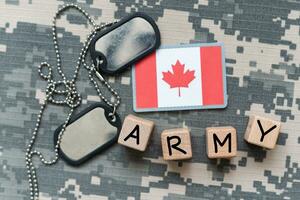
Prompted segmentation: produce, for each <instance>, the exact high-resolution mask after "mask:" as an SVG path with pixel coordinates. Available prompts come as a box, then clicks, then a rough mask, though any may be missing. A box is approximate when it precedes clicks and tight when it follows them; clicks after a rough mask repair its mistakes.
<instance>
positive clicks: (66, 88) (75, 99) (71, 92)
mask: <svg viewBox="0 0 300 200" xmlns="http://www.w3.org/2000/svg"><path fill="white" fill-rule="evenodd" d="M68 9H75V10H77V11H79V12H80V13H82V14H83V15H84V16H85V17H86V18H87V20H88V21H89V22H90V24H92V27H93V28H92V31H91V33H90V34H89V36H88V37H87V39H86V41H85V42H84V46H83V47H82V49H81V52H80V55H79V59H78V61H77V65H76V67H75V72H74V75H73V78H72V79H71V80H67V78H66V76H65V74H64V72H63V71H62V68H61V56H60V52H59V46H58V40H57V29H56V22H57V19H58V18H59V17H60V16H61V14H62V13H63V12H64V11H66V10H68ZM114 23H116V22H112V23H108V24H105V25H103V26H98V25H96V24H95V22H94V20H93V19H92V18H91V17H90V16H89V15H88V13H87V12H86V11H85V10H84V9H82V8H80V7H79V6H77V5H75V4H66V5H64V6H63V7H62V8H60V9H59V10H58V11H57V12H56V14H55V15H54V18H53V26H52V34H53V38H52V39H53V43H54V49H55V54H56V68H57V71H58V74H59V75H60V76H61V78H62V80H59V81H54V80H53V77H52V67H51V66H50V64H48V63H47V62H42V63H41V64H40V66H39V67H38V72H39V74H40V76H41V77H42V78H43V79H45V80H46V81H47V87H46V98H45V101H44V102H43V103H42V105H41V107H40V111H39V114H38V116H37V120H36V124H35V128H34V130H33V132H32V136H31V139H30V141H29V144H28V146H27V149H26V155H25V161H26V168H27V175H28V181H29V188H30V199H31V200H37V199H39V186H38V179H37V175H36V167H35V166H34V164H33V157H34V156H37V157H39V158H40V161H41V162H42V163H43V164H44V165H47V166H50V165H53V164H55V163H56V162H57V161H58V159H59V148H60V143H61V139H62V136H63V133H64V131H65V129H66V127H67V125H68V123H69V121H70V118H71V116H72V114H73V111H74V110H75V108H76V107H78V106H79V105H80V103H81V97H80V94H79V93H78V91H77V89H76V80H77V77H78V72H79V69H80V67H81V66H82V65H83V66H84V68H85V69H86V70H88V72H89V79H90V82H91V83H92V84H93V85H94V87H95V89H96V91H97V93H98V95H99V97H100V98H101V100H103V102H105V103H106V104H107V105H108V106H109V107H111V108H112V109H111V110H112V112H110V113H109V116H110V117H111V118H112V120H113V119H114V118H115V117H116V115H117V114H116V109H117V107H118V106H119V104H120V96H119V95H118V93H117V92H116V91H115V90H114V89H113V88H111V86H110V85H109V84H108V82H107V81H106V80H105V79H104V78H103V77H102V76H101V74H100V73H99V72H98V67H99V66H100V64H101V63H102V62H103V61H101V60H97V63H96V64H92V65H91V66H89V65H87V64H86V62H85V59H86V55H87V51H88V47H89V45H90V43H91V41H92V39H93V37H94V36H95V35H96V33H97V32H98V31H100V30H103V29H105V28H107V27H109V26H111V25H113V24H114ZM45 71H47V73H45ZM94 77H97V78H98V80H99V81H100V82H101V83H102V84H103V85H104V86H105V87H107V89H108V90H109V91H110V93H111V94H112V96H114V97H115V101H109V100H108V99H107V98H106V97H105V96H104V95H103V94H102V92H101V91H100V89H99V85H98V83H97V81H96V80H95V79H94ZM58 87H60V88H61V87H63V89H58ZM55 95H64V96H65V98H64V99H63V100H59V99H56V98H55V97H54V96H55ZM48 104H55V105H67V106H68V107H69V108H70V111H69V113H68V115H67V118H66V120H65V121H64V123H63V125H62V128H61V130H60V132H59V134H58V139H57V143H56V145H55V147H54V153H55V156H54V158H52V159H50V160H46V158H45V157H44V155H43V154H42V153H41V152H40V151H37V150H35V149H34V143H35V140H36V138H37V136H38V132H39V127H40V124H41V119H42V116H43V113H44V110H45V109H46V107H47V105H48Z"/></svg>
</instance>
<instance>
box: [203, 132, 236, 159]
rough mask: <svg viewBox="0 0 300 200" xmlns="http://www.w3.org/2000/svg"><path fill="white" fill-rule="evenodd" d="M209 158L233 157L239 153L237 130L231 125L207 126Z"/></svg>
mask: <svg viewBox="0 0 300 200" xmlns="http://www.w3.org/2000/svg"><path fill="white" fill-rule="evenodd" d="M206 149H207V156H208V157H209V158H231V157H234V156H236V153H237V139H236V130H235V128H233V127H231V126H225V127H209V128H206Z"/></svg>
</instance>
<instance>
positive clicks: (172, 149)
mask: <svg viewBox="0 0 300 200" xmlns="http://www.w3.org/2000/svg"><path fill="white" fill-rule="evenodd" d="M161 145H162V151H163V158H164V160H184V159H190V158H192V146H191V136H190V132H189V130H188V129H187V128H177V129H168V130H164V131H163V132H162V134H161Z"/></svg>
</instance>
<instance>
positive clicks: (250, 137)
mask: <svg viewBox="0 0 300 200" xmlns="http://www.w3.org/2000/svg"><path fill="white" fill-rule="evenodd" d="M280 126H281V123H280V122H278V121H275V120H272V119H268V118H265V117H260V116H256V115H253V116H250V118H249V122H248V126H247V129H246V133H245V135H244V139H245V140H246V141H247V142H249V143H251V144H255V145H257V146H261V147H265V148H267V149H274V148H275V145H276V141H277V138H278V135H279V131H280Z"/></svg>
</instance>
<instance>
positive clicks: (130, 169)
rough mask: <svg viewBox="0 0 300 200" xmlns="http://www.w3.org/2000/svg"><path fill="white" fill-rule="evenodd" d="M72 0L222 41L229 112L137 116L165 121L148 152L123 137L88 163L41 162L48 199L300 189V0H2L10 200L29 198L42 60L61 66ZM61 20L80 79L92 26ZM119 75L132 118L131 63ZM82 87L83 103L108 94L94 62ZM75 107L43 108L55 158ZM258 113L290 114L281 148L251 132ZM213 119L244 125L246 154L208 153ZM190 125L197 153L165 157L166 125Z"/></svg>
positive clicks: (0, 116)
mask: <svg viewBox="0 0 300 200" xmlns="http://www.w3.org/2000/svg"><path fill="white" fill-rule="evenodd" d="M70 2H73V3H78V4H79V5H80V6H82V7H83V8H85V9H86V10H87V11H88V12H89V13H90V14H91V15H92V16H93V17H94V18H95V20H96V21H97V23H104V22H110V21H112V20H114V19H120V18H122V17H123V16H125V15H127V14H128V13H131V12H136V11H142V12H146V13H148V14H149V15H150V16H152V17H153V18H154V19H155V20H156V21H157V24H158V26H159V28H160V31H161V35H162V44H179V43H195V42H216V41H218V42H223V43H224V45H225V53H226V69H227V70H226V71H227V82H228V85H227V88H228V94H229V101H228V102H229V104H228V107H227V108H226V109H224V110H201V111H182V112H159V113H158V112H155V113H147V114H138V116H141V117H146V118H149V119H152V120H154V121H155V123H156V128H155V131H154V134H153V136H152V138H151V141H150V144H149V147H148V148H147V150H146V152H144V153H138V152H136V151H132V150H129V149H127V148H125V147H122V146H120V145H114V146H113V147H112V148H110V149H108V150H107V151H105V152H104V153H103V154H101V155H99V156H97V157H95V159H93V160H92V161H90V162H88V163H86V164H85V165H83V166H80V167H78V168H74V167H70V166H68V165H66V164H65V163H64V162H63V161H62V160H60V161H59V162H58V163H57V164H56V165H55V166H52V167H45V166H43V165H42V164H41V163H40V162H39V161H36V162H35V165H36V166H37V167H38V171H37V173H38V179H39V185H40V197H41V198H40V199H43V200H50V199H51V200H58V199H60V200H63V199H68V200H72V199H82V200H92V199H93V200H94V199H97V200H100V199H102V200H104V199H126V200H133V199H151V200H153V199H155V200H156V199H157V200H159V199H163V200H171V199H172V200H182V199H188V200H195V199H299V194H298V193H299V190H300V168H299V163H300V144H299V143H300V123H299V122H300V90H299V89H300V81H299V77H300V47H299V45H300V25H299V24H300V2H299V0H272V1H270V0H248V1H247V0H211V1H207V0H184V1H183V0H182V1H180V0H145V1H144V0H125V1H121V0H118V1H116V0H77V1H76V0H64V1H62V0H52V1H39V0H2V1H0V71H1V72H0V81H1V86H0V99H1V104H0V108H1V113H0V199H1V200H2V199H3V200H14V199H28V198H29V189H28V188H29V187H28V182H27V175H26V168H25V159H24V156H25V147H26V144H28V142H29V139H30V138H31V134H32V130H33V128H34V125H35V120H36V117H37V114H38V112H39V104H40V103H41V102H42V101H43V99H44V95H45V93H44V91H45V86H46V83H45V81H43V80H41V79H40V77H39V76H38V73H37V66H38V65H39V63H40V62H42V61H48V62H49V63H51V64H52V65H55V61H56V60H55V54H54V48H53V43H52V38H51V35H52V33H51V30H52V29H51V25H52V16H53V15H54V14H55V12H56V11H57V9H58V8H59V7H61V6H62V5H63V4H65V3H70ZM58 25H59V27H60V28H59V29H58V32H59V34H58V37H59V42H60V49H61V52H62V59H63V61H62V62H63V70H64V71H65V73H66V74H68V77H71V76H72V72H73V71H74V66H75V64H76V61H77V58H78V55H79V52H80V49H81V47H82V42H83V41H84V40H85V38H86V36H87V34H88V32H89V30H90V26H88V25H87V22H86V20H85V19H84V18H83V17H82V16H81V15H80V14H78V13H77V12H73V11H70V12H68V13H67V15H65V16H63V17H62V18H61V19H60V21H59V23H58ZM55 77H56V78H57V79H58V78H59V76H57V74H56V76H55ZM108 79H109V82H110V83H111V84H112V86H113V87H114V88H116V90H117V91H118V92H119V93H120V96H121V97H122V104H121V106H120V107H119V109H118V112H119V113H120V115H121V116H122V118H124V116H125V115H127V114H129V113H133V109H132V91H131V85H130V84H131V73H130V70H128V71H126V72H125V73H122V74H121V75H118V76H115V77H108ZM77 86H78V89H79V91H80V93H81V95H82V97H83V102H82V106H81V107H80V108H79V110H81V109H83V108H84V107H86V106H88V105H90V104H92V103H93V102H95V101H99V98H98V97H97V96H96V92H95V90H94V88H93V87H92V86H91V85H90V83H89V81H88V76H87V73H86V71H85V70H83V69H82V70H81V72H80V80H79V81H78V83H77ZM103 90H104V88H103ZM106 94H107V95H108V93H106ZM67 112H68V108H62V107H58V106H57V107H55V106H51V107H49V108H48V109H47V111H46V113H45V116H44V117H43V122H42V123H43V125H42V128H41V130H40V133H39V138H38V140H37V142H36V147H37V148H38V149H39V150H41V151H42V152H44V153H45V154H46V155H47V156H48V157H49V158H50V157H52V156H53V131H54V130H55V129H56V128H57V127H58V125H60V124H61V123H62V122H63V121H64V119H65V117H66V113H67ZM251 114H259V115H262V116H265V117H269V118H272V119H276V120H280V121H281V122H282V123H283V125H282V126H283V127H282V131H281V134H280V137H279V139H278V143H277V146H276V148H275V149H274V150H272V151H266V150H264V149H261V148H259V147H255V146H252V145H249V144H247V143H246V142H245V141H244V140H243V135H244V131H245V128H246V126H247V122H248V118H249V115H251ZM214 125H232V126H234V127H236V129H237V132H238V156H237V157H235V158H233V159H231V160H230V161H229V160H209V159H208V158H207V156H206V146H205V135H204V129H205V128H206V127H209V126H214ZM182 126H187V127H188V128H189V129H190V130H191V134H192V149H193V158H192V160H190V161H184V162H167V161H164V160H163V159H162V150H161V145H160V133H161V131H162V130H163V129H167V128H175V127H182ZM74 145H76V144H74Z"/></svg>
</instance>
